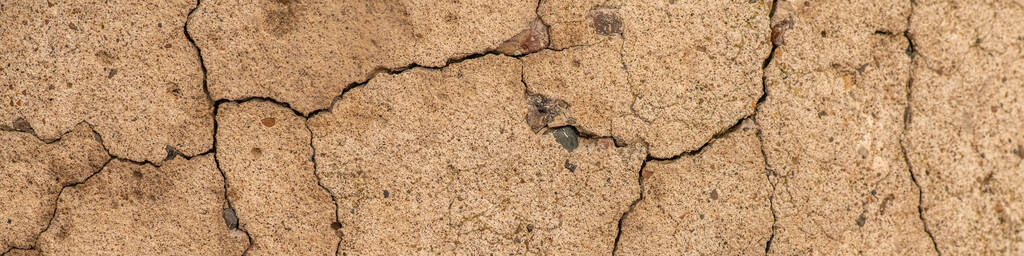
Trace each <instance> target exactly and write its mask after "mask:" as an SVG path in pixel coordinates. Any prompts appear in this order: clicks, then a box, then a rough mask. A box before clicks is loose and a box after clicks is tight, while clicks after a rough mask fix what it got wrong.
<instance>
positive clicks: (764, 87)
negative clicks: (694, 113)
mask: <svg viewBox="0 0 1024 256" xmlns="http://www.w3.org/2000/svg"><path fill="white" fill-rule="evenodd" d="M778 5H779V3H778V0H772V6H771V10H770V11H769V12H768V24H769V25H768V34H769V35H773V34H774V27H775V26H774V25H773V24H774V22H773V20H774V19H775V12H776V10H777V8H778ZM769 39H771V38H769ZM769 41H772V49H771V50H770V51H768V57H765V59H764V63H763V64H761V98H760V99H758V100H757V103H756V105H755V106H754V114H753V118H752V119H753V120H754V124H755V125H757V132H756V133H754V134H755V135H756V136H757V141H758V143H759V144H760V147H761V158H762V159H763V160H764V175H765V179H766V180H767V181H768V185H770V186H771V187H772V189H771V192H770V193H769V194H768V210H769V211H771V213H772V226H771V232H770V233H769V234H768V240H767V241H765V243H764V254H765V255H768V254H769V253H771V250H772V242H774V241H775V230H776V228H777V226H778V221H779V217H778V215H776V214H775V183H773V182H772V174H773V173H774V172H775V171H774V170H772V168H771V166H770V165H769V164H768V153H767V151H766V150H765V142H764V129H763V128H762V126H761V123H760V122H758V121H757V117H758V115H757V114H758V113H760V112H761V106H763V103H764V102H765V101H767V100H768V65H770V64H771V63H772V60H774V59H775V50H776V49H778V47H779V46H778V45H777V44H776V43H775V42H774V41H773V40H769Z"/></svg>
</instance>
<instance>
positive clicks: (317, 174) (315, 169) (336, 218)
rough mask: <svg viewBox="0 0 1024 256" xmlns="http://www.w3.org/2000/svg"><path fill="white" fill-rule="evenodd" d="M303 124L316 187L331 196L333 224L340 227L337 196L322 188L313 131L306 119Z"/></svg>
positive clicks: (338, 231) (337, 252)
mask: <svg viewBox="0 0 1024 256" xmlns="http://www.w3.org/2000/svg"><path fill="white" fill-rule="evenodd" d="M304 124H305V126H306V131H308V132H309V148H310V149H311V150H312V151H313V154H312V155H310V157H309V161H310V162H312V163H313V177H315V178H316V185H317V186H320V188H321V189H323V190H324V191H327V194H328V195H330V196H331V202H334V222H335V223H338V224H339V225H340V224H341V217H340V216H338V210H339V207H338V199H337V196H335V195H334V192H333V191H331V189H329V188H327V186H324V183H323V178H322V177H320V172H319V170H320V166H319V164H318V163H317V162H316V147H314V146H313V129H310V128H309V119H306V120H305V122H304ZM331 226H332V227H334V226H335V225H333V224H332V225H331ZM334 232H337V233H341V232H342V231H341V228H340V227H339V228H338V229H337V230H335V231H334ZM342 237H344V234H343V233H342V236H341V237H339V238H338V245H337V246H335V249H334V254H335V255H338V254H339V253H341V240H342Z"/></svg>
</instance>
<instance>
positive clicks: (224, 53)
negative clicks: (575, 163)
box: [189, 0, 537, 114]
mask: <svg viewBox="0 0 1024 256" xmlns="http://www.w3.org/2000/svg"><path fill="white" fill-rule="evenodd" d="M536 5H537V1H532V0H499V1H495V0H461V1H444V2H438V1H423V0H389V1H379V0H359V1H297V0H295V1H293V0H274V1H259V2H249V1H237V0H208V1H203V2H202V3H200V5H199V9H197V10H196V12H195V13H194V14H193V16H194V17H193V20H192V21H191V22H190V23H189V31H190V32H191V33H192V35H194V38H195V41H196V45H197V46H198V47H199V48H200V49H203V59H204V60H205V63H206V68H207V70H208V72H209V73H208V74H207V79H208V82H209V88H210V94H211V95H212V96H213V98H214V99H243V98H248V97H268V98H273V99H277V100H279V101H281V102H286V103H288V104H290V105H291V106H292V107H294V108H295V109H296V110H298V111H299V112H302V113H304V114H306V113H310V112H313V111H314V110H318V109H326V108H328V107H330V105H331V100H332V99H334V96H337V95H339V94H341V92H342V90H344V89H345V88H346V87H348V86H349V85H351V84H354V83H358V82H363V81H366V80H367V79H370V78H371V77H372V76H373V74H375V73H377V72H380V71H381V70H397V69H402V68H404V67H406V66H409V65H413V64H415V65H420V66H431V67H439V66H443V65H444V64H445V63H446V62H447V61H448V60H449V59H453V58H458V57H461V56H467V55H470V54H474V53H483V52H487V51H489V50H491V49H494V48H496V47H498V45H500V44H501V43H502V42H504V41H505V40H507V39H509V38H511V37H513V36H514V35H516V34H518V33H519V32H520V31H522V30H524V29H527V28H529V27H530V25H529V24H530V22H531V21H533V20H535V19H536V17H537V16H536V13H535V12H534V10H535V9H536V8H537V7H536Z"/></svg>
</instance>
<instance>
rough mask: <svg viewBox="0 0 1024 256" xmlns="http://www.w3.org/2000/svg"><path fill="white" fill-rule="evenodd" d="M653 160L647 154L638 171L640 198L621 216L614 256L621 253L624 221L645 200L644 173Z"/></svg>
mask: <svg viewBox="0 0 1024 256" xmlns="http://www.w3.org/2000/svg"><path fill="white" fill-rule="evenodd" d="M651 160H652V159H651V154H650V153H648V154H647V159H644V162H643V163H641V164H640V170H639V171H637V175H636V179H637V183H639V184H640V197H638V198H637V199H636V200H633V203H630V204H629V210H627V211H626V212H623V213H622V216H619V222H618V226H616V230H615V243H614V244H612V255H617V254H618V252H619V241H620V239H621V238H622V223H623V221H624V220H626V217H629V214H631V213H633V211H634V210H636V205H637V204H640V201H643V200H644V175H643V172H644V168H646V167H647V162H650V161H651Z"/></svg>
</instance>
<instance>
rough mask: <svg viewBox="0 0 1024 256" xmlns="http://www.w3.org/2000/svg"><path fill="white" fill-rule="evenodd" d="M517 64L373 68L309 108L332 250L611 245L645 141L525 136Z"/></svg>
mask: <svg viewBox="0 0 1024 256" xmlns="http://www.w3.org/2000/svg"><path fill="white" fill-rule="evenodd" d="M521 70H522V67H521V66H520V62H519V61H517V60H515V59H512V58H508V57H500V56H493V55H489V56H484V57H481V58H477V59H473V60H468V61H465V62H461V63H457V64H453V65H451V66H449V67H447V68H445V69H442V70H431V69H413V70H409V71H407V72H403V73H401V74H397V75H384V76H379V77H377V78H375V79H374V80H372V81H370V83H369V84H367V85H365V86H362V87H358V88H355V89H353V90H351V91H350V92H349V93H347V94H346V95H345V97H346V100H344V101H339V102H338V104H336V105H335V106H334V107H333V108H332V109H331V111H330V112H325V113H323V114H320V115H317V116H315V117H313V118H311V119H310V121H309V126H310V128H311V129H312V131H313V146H314V147H315V148H316V149H317V155H316V156H315V158H316V161H317V163H318V166H319V168H320V171H321V175H322V176H323V182H324V184H325V185H326V186H327V187H328V188H330V189H331V190H332V191H334V192H335V193H336V195H337V198H338V205H339V209H338V214H339V216H340V218H341V223H340V224H341V225H340V226H341V230H342V231H343V233H344V237H345V238H344V239H343V240H342V243H341V252H342V253H343V254H360V255H362V254H383V253H397V254H436V253H443V252H450V253H456V254H485V253H494V254H509V253H512V254H567V253H580V254H610V253H611V251H612V247H613V243H614V241H615V237H616V233H617V232H616V231H617V225H618V219H619V217H620V216H621V215H622V214H623V213H624V212H626V211H627V210H628V208H629V205H630V204H631V203H632V202H633V201H634V200H636V199H637V198H638V196H639V186H638V184H637V178H638V177H637V175H638V172H637V170H639V168H640V165H641V163H642V161H643V159H644V149H643V148H642V147H641V146H639V145H633V146H626V147H616V146H615V145H614V143H613V142H611V140H610V139H600V140H591V139H586V138H580V140H579V146H578V148H576V149H575V150H574V151H572V152H568V151H567V150H565V149H564V148H563V147H562V145H560V144H559V143H558V142H556V141H555V140H554V139H552V138H551V135H546V134H536V133H534V132H533V131H532V130H531V129H530V127H529V125H528V124H527V123H526V122H525V120H524V117H525V116H526V115H527V111H528V105H529V103H528V99H527V96H526V94H525V93H524V92H525V88H524V86H523V84H522V82H521V74H520V73H519V72H520V71H521ZM567 162H571V163H572V165H573V166H575V167H574V168H573V169H569V170H567V169H566V168H567V167H566V163H567Z"/></svg>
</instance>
